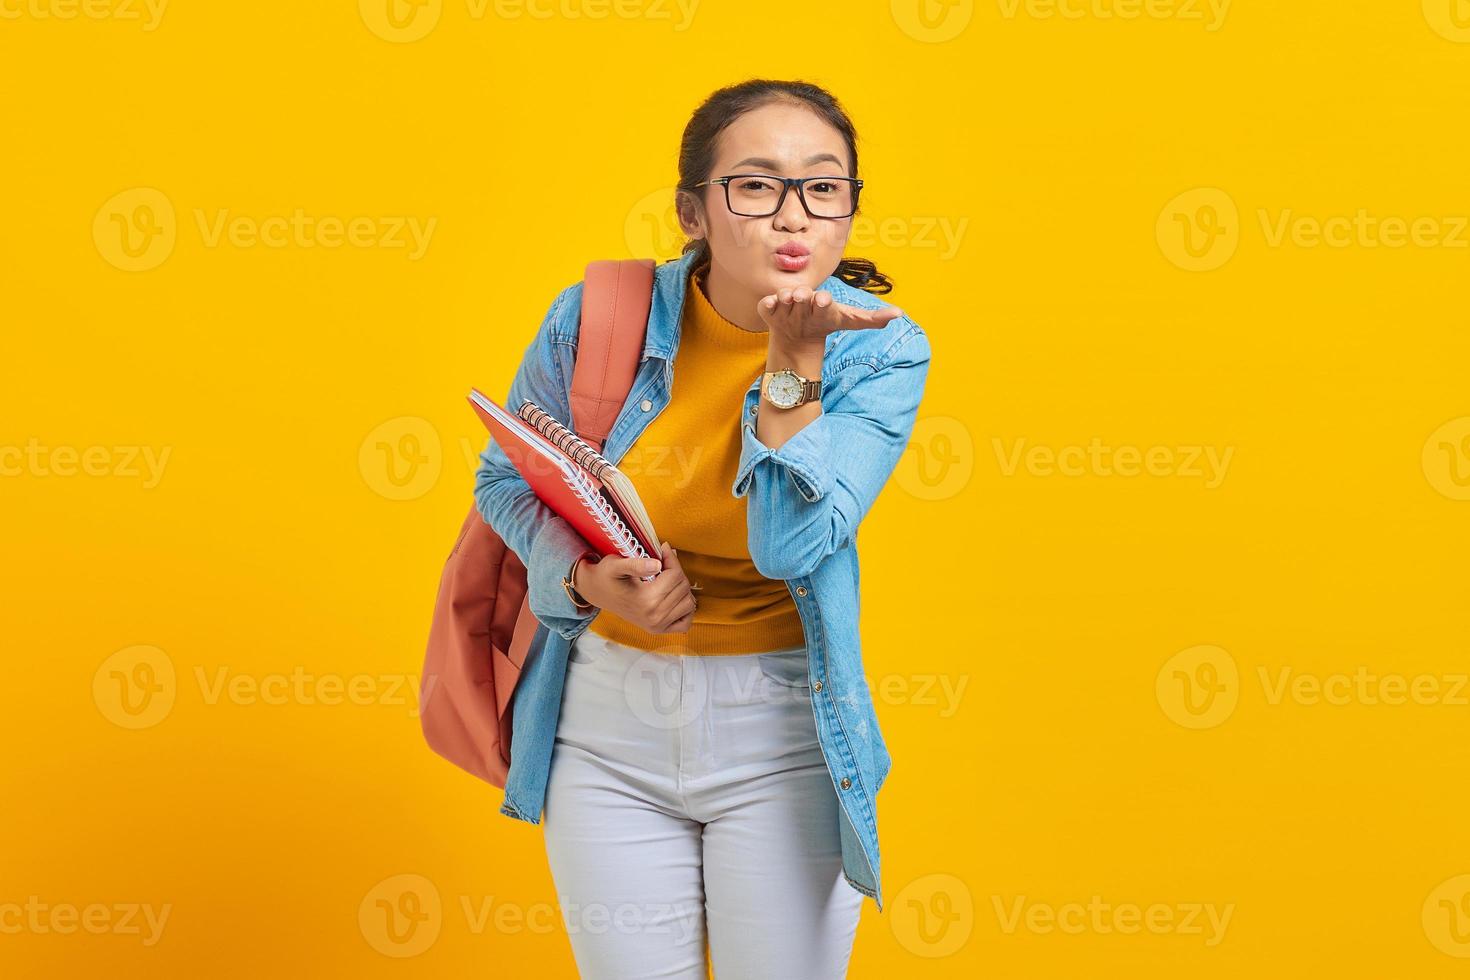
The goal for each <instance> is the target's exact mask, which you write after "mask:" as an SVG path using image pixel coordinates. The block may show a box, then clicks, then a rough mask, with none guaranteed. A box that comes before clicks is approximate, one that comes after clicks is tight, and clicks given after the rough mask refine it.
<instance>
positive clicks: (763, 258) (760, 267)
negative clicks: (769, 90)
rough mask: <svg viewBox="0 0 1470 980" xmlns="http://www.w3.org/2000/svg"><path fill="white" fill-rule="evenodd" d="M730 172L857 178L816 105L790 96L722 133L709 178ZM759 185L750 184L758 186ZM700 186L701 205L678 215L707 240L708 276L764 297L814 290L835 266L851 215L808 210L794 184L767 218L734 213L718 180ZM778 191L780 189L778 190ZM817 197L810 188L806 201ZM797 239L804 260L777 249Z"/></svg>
mask: <svg viewBox="0 0 1470 980" xmlns="http://www.w3.org/2000/svg"><path fill="white" fill-rule="evenodd" d="M730 174H771V175H772V176H776V177H817V176H827V177H832V176H837V177H851V176H852V173H851V172H850V169H849V167H848V153H847V144H846V143H845V142H844V141H843V139H842V135H841V134H840V133H839V132H838V131H837V130H835V129H833V128H832V127H831V126H830V125H828V124H827V123H826V122H823V121H822V119H820V118H819V117H818V116H817V115H816V114H815V113H813V112H812V111H811V110H809V109H807V108H805V107H803V106H799V105H792V104H790V103H785V102H776V103H771V104H769V105H765V106H762V107H761V108H759V109H753V110H751V111H750V112H747V113H745V114H743V115H742V116H740V117H739V118H738V119H736V120H735V121H734V122H733V123H731V124H730V125H729V126H727V127H726V128H725V129H724V130H723V131H722V132H721V134H720V138H719V147H718V152H717V153H716V154H715V162H714V168H713V170H711V172H710V173H709V174H706V175H705V178H704V179H709V178H713V177H724V176H727V175H730ZM731 184H732V186H731V188H730V190H731V192H732V193H731V200H738V199H737V198H736V196H735V195H736V193H737V192H738V191H739V187H738V182H734V181H732V182H731ZM834 186H835V185H834ZM760 188H761V185H759V184H754V185H750V186H749V189H751V190H754V191H756V192H760ZM698 190H699V191H702V192H703V194H704V197H703V200H704V206H703V207H701V208H696V209H692V210H691V211H690V212H688V219H687V220H685V213H684V212H681V220H682V222H683V224H684V230H685V233H686V234H688V235H689V236H690V237H691V238H706V239H708V241H709V247H710V265H711V268H710V275H711V277H718V278H719V279H720V280H723V283H724V284H727V285H729V286H734V287H735V289H736V290H738V291H739V292H741V293H744V294H745V296H747V297H754V298H755V299H759V298H760V297H763V296H768V295H770V294H772V293H775V292H776V291H777V290H779V289H781V288H782V287H790V288H794V287H796V286H806V287H808V288H810V289H816V288H817V287H818V286H820V285H821V284H822V282H823V281H824V280H825V279H826V278H827V277H828V276H830V275H832V274H833V272H835V271H836V269H837V263H838V262H839V261H840V260H841V259H842V253H843V250H844V248H845V246H846V245H847V236H848V233H849V232H850V231H851V229H852V218H851V217H846V218H814V217H812V216H810V215H808V214H807V213H806V209H805V208H803V207H802V206H801V200H800V198H799V197H798V196H797V193H796V189H795V188H794V187H793V188H792V189H791V190H790V191H789V192H788V193H787V194H786V200H785V201H783V202H782V204H781V209H780V210H779V211H777V212H776V213H775V214H773V215H770V216H768V217H764V218H751V217H744V216H741V215H738V214H735V213H734V212H733V211H731V210H730V208H729V207H727V206H726V204H725V188H724V187H721V186H720V185H718V184H716V185H707V186H705V187H701V188H698ZM779 193H780V191H779V188H778V189H777V190H776V191H775V194H776V195H779ZM815 198H816V192H814V191H813V190H812V188H810V187H809V188H808V201H809V203H811V204H812V206H813V208H814V209H815V208H817V207H818V205H817V202H816V200H815ZM771 203H772V204H774V196H772V198H771ZM741 210H760V209H759V208H754V207H742V208H741ZM793 244H796V245H803V246H805V247H806V248H807V249H808V250H809V252H810V255H809V256H808V258H807V259H806V261H805V263H804V264H803V263H801V262H800V261H799V260H796V261H792V260H790V259H788V258H786V257H784V256H781V255H779V254H778V252H777V250H778V249H779V248H781V247H782V246H788V247H789V246H791V245H793Z"/></svg>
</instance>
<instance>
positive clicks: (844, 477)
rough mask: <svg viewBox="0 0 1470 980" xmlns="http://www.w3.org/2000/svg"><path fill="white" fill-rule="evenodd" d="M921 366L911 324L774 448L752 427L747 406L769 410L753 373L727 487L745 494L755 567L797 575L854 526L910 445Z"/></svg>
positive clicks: (923, 358)
mask: <svg viewBox="0 0 1470 980" xmlns="http://www.w3.org/2000/svg"><path fill="white" fill-rule="evenodd" d="M928 371H929V340H928V337H927V336H926V335H925V334H924V331H923V330H922V329H921V328H920V327H919V325H918V324H915V323H910V324H909V327H908V329H907V330H906V331H905V332H904V333H903V334H902V335H901V336H900V337H899V338H898V339H897V340H895V341H894V342H893V344H892V345H890V347H889V348H888V349H887V351H886V352H885V354H884V356H883V357H881V358H880V359H879V361H878V363H877V366H876V368H875V369H874V370H873V371H872V372H871V373H870V374H867V375H865V376H863V377H862V378H860V379H858V380H857V381H856V382H854V383H853V384H852V386H851V387H850V388H848V389H847V390H845V391H842V390H839V391H838V392H837V393H836V396H835V398H832V399H831V401H830V403H829V402H828V399H827V398H826V397H824V398H823V407H822V413H821V414H820V415H818V416H817V417H816V418H815V419H813V420H812V421H811V422H808V423H807V424H806V425H804V426H802V428H801V430H800V431H798V432H797V433H796V434H795V435H794V436H792V437H791V438H790V439H788V440H786V442H784V443H782V444H781V446H780V447H778V448H775V449H773V448H771V447H770V446H767V445H765V444H764V443H762V442H761V441H760V440H759V439H758V438H756V435H755V415H754V411H756V410H770V411H774V409H770V408H769V406H765V407H764V408H758V405H759V401H760V379H756V381H755V382H754V383H753V384H752V385H751V386H750V387H749V388H748V389H747V390H746V392H745V401H744V403H743V404H742V405H741V412H740V431H741V442H740V462H739V465H738V468H737V469H736V473H735V482H734V484H733V486H732V487H731V490H732V491H733V493H734V494H735V496H737V497H747V498H748V501H747V503H746V511H745V513H746V527H747V531H748V536H749V546H750V556H751V559H752V561H754V563H755V566H756V570H757V571H759V572H760V573H761V574H762V575H764V576H766V577H767V578H772V579H791V578H802V577H804V576H807V575H810V574H811V573H812V572H813V571H814V570H815V569H816V567H817V565H818V564H819V563H820V562H821V561H822V560H823V559H824V558H826V557H827V556H828V555H830V554H832V553H833V552H835V551H837V550H838V549H839V548H841V547H842V546H843V545H844V544H845V543H846V542H848V541H849V540H850V539H851V538H852V537H853V536H854V535H856V534H857V528H858V524H859V523H860V522H861V521H862V519H863V516H864V515H865V514H867V512H868V509H869V508H870V507H872V505H873V501H874V500H875V499H877V496H878V492H879V491H880V490H882V489H883V485H884V484H885V483H886V482H887V481H888V477H889V475H890V474H891V473H892V472H893V469H894V467H895V466H897V465H898V460H899V457H901V456H902V455H903V452H904V449H905V448H906V447H907V445H908V440H909V434H910V433H911V432H912V431H913V426H914V416H915V414H916V413H917V412H918V407H919V401H920V399H921V398H922V397H923V394H924V381H925V378H926V376H927V375H928ZM824 373H825V372H824Z"/></svg>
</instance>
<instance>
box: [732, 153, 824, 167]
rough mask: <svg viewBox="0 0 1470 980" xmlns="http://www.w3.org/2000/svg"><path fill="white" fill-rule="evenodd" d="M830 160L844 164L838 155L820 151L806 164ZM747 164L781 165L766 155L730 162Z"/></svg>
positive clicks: (809, 165)
mask: <svg viewBox="0 0 1470 980" xmlns="http://www.w3.org/2000/svg"><path fill="white" fill-rule="evenodd" d="M828 160H830V161H831V162H833V163H835V164H837V165H838V166H839V167H840V166H842V161H841V160H839V159H838V158H837V157H835V156H833V155H832V154H830V153H818V154H816V155H814V156H809V157H807V158H806V163H805V164H804V166H808V167H811V166H815V165H816V164H819V163H825V162H826V161H828ZM746 164H750V165H751V166H754V167H765V168H766V169H767V170H775V169H777V168H778V167H780V166H781V165H780V164H779V163H777V162H776V161H775V160H768V159H766V158H765V157H746V158H745V159H744V160H741V161H740V162H739V163H732V164H730V166H732V167H743V166H745V165H746Z"/></svg>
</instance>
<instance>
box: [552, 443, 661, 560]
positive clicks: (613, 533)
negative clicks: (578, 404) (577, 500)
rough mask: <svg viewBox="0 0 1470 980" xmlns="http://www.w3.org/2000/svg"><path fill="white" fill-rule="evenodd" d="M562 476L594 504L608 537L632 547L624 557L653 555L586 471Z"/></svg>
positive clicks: (596, 517)
mask: <svg viewBox="0 0 1470 980" xmlns="http://www.w3.org/2000/svg"><path fill="white" fill-rule="evenodd" d="M583 445H586V443H583ZM562 478H563V479H564V480H565V481H566V483H567V486H569V487H571V488H572V490H573V491H574V492H576V493H578V494H579V495H580V496H581V497H582V499H584V500H586V501H587V502H588V503H589V504H591V505H592V506H591V511H592V516H593V518H594V519H595V520H596V521H597V525H598V526H599V527H601V528H602V529H603V530H604V531H606V532H607V535H608V537H610V538H612V539H613V541H614V542H615V543H616V544H619V545H623V546H625V547H626V548H628V549H631V551H632V554H629V553H628V552H627V551H624V552H623V554H624V557H628V558H650V557H652V556H651V555H649V553H648V551H647V549H645V548H644V547H643V545H642V544H641V543H639V541H638V538H637V536H636V535H634V534H633V532H632V531H631V530H629V528H628V525H626V524H624V523H623V519H622V518H621V517H619V516H618V513H617V511H616V510H614V509H613V507H612V505H611V504H609V503H608V502H607V501H606V500H605V499H603V496H602V494H601V493H599V492H598V491H597V487H596V486H595V485H594V484H593V483H592V480H591V479H589V478H588V476H587V474H586V473H584V472H582V471H581V470H579V469H573V470H572V471H571V472H570V473H568V472H566V471H565V470H563V471H562Z"/></svg>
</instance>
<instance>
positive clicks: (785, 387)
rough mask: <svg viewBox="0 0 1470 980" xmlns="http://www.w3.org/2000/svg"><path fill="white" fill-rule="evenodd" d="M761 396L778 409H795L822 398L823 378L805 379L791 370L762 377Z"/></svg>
mask: <svg viewBox="0 0 1470 980" xmlns="http://www.w3.org/2000/svg"><path fill="white" fill-rule="evenodd" d="M761 395H762V396H763V397H764V398H765V400H766V401H768V402H770V403H771V404H772V405H774V406H776V407H777V408H795V407H796V406H798V405H805V404H806V403H807V402H810V401H816V400H817V399H818V398H820V397H822V379H821V378H803V377H802V376H801V375H799V374H797V373H796V372H795V371H793V370H791V369H790V368H782V369H781V370H780V371H767V372H765V373H764V374H762V375H761Z"/></svg>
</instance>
